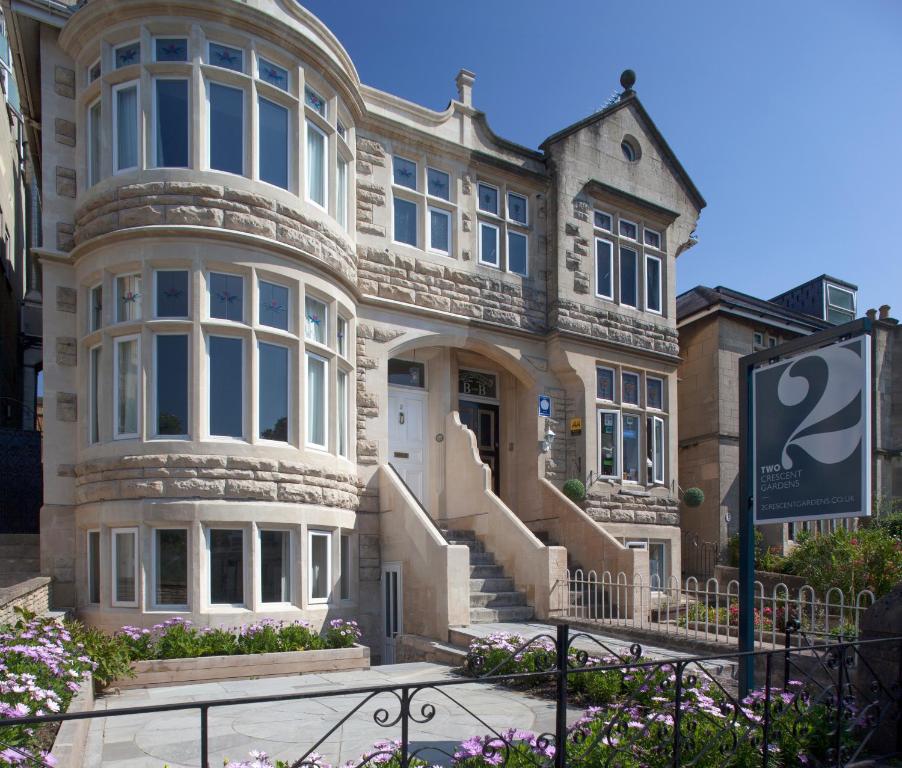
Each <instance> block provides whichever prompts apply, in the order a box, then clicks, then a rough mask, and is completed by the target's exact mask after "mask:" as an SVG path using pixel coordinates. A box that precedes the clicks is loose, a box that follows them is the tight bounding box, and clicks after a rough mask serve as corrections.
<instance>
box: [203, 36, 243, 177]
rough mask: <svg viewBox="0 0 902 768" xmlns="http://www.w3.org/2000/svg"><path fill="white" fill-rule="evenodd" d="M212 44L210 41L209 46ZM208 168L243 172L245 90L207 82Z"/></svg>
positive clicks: (228, 171)
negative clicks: (208, 118)
mask: <svg viewBox="0 0 902 768" xmlns="http://www.w3.org/2000/svg"><path fill="white" fill-rule="evenodd" d="M212 48H213V46H212V44H211V50H212ZM207 88H208V99H209V110H208V111H209V117H210V122H209V145H210V157H209V163H210V168H211V169H212V170H214V171H225V172H227V173H236V174H242V173H244V90H243V89H241V88H233V87H231V86H228V85H222V84H220V83H209V84H208V86H207Z"/></svg>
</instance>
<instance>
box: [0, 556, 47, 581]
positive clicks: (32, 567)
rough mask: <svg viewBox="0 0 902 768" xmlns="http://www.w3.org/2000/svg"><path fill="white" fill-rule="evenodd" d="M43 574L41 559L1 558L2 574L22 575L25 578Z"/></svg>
mask: <svg viewBox="0 0 902 768" xmlns="http://www.w3.org/2000/svg"><path fill="white" fill-rule="evenodd" d="M40 572H41V558H40V557H4V558H0V573H12V574H21V575H22V576H23V577H27V576H28V575H33V574H37V573H40Z"/></svg>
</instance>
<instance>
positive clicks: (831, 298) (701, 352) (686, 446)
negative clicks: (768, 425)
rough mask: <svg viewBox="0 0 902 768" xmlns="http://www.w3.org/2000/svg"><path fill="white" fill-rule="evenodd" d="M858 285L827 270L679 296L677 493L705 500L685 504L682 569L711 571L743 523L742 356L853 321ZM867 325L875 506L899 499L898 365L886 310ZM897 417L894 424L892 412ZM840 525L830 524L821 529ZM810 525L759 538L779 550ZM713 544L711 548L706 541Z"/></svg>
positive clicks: (901, 379) (895, 332)
mask: <svg viewBox="0 0 902 768" xmlns="http://www.w3.org/2000/svg"><path fill="white" fill-rule="evenodd" d="M856 307H857V287H856V286H855V285H853V284H851V283H848V282H845V281H842V280H837V279H836V278H832V277H829V276H827V275H823V276H821V277H819V278H815V279H814V280H811V281H809V282H808V283H805V284H803V285H802V286H799V287H798V288H794V289H792V290H790V291H787V292H786V293H783V294H781V295H780V296H778V297H776V298H775V299H772V300H771V301H765V300H762V299H757V298H755V297H753V296H749V295H747V294H744V293H740V292H739V291H734V290H731V289H729V288H724V287H721V286H718V287H716V288H707V287H704V286H696V287H695V288H692V289H691V290H689V291H686V292H685V293H682V294H680V295H679V296H678V297H677V323H678V327H679V334H680V352H681V355H682V361H681V363H680V369H679V381H680V384H679V396H678V401H679V406H678V411H679V452H680V455H679V467H680V485H681V487H682V488H683V489H686V488H690V487H698V488H701V489H702V491H703V492H704V496H705V500H704V502H703V503H702V504H701V506H699V507H697V508H689V507H683V508H682V510H681V526H682V529H683V535H684V540H683V570H684V572H685V573H687V574H691V575H708V574H709V573H710V571H711V568H712V567H713V565H714V564H715V559H716V558H715V557H712V553H713V552H715V551H719V552H720V554H721V559H723V555H724V551H725V550H724V545H725V544H726V542H727V539H728V538H729V537H730V536H731V535H733V534H734V533H736V532H737V531H738V527H739V437H740V435H739V410H740V403H739V358H741V357H743V356H745V355H749V354H751V353H753V352H757V351H760V350H763V349H769V348H774V351H775V354H778V353H779V346H780V345H781V344H782V343H783V342H786V341H790V340H792V339H795V338H799V337H800V336H808V335H811V334H813V333H817V332H818V331H822V330H826V329H828V328H831V327H833V326H834V325H839V324H843V323H846V322H849V321H851V320H853V319H854V316H855V315H854V313H855V311H856ZM868 316H869V317H871V318H872V320H873V321H874V327H873V333H872V336H873V353H874V357H873V364H872V372H873V381H874V385H873V392H872V404H873V414H874V416H873V423H874V429H873V436H874V437H873V454H874V458H873V472H872V481H873V482H872V485H873V493H874V497H875V500H876V504H877V506H878V507H880V506H881V505H887V504H890V505H891V504H892V503H893V502H892V499H894V498H898V497H900V496H902V485H900V450H899V449H900V446H902V440H900V427H899V423H898V419H899V412H900V409H902V402H900V396H902V364H900V363H899V352H898V351H896V350H897V349H898V347H897V345H898V343H899V341H898V339H899V326H898V324H897V323H896V321H895V320H893V319H892V318H890V317H889V307H881V310H880V315H879V316H878V313H877V311H875V310H872V311H869V312H868ZM894 415H895V422H894V419H893V416H894ZM836 524H837V523H836V521H827V522H826V523H825V524H824V525H825V526H827V527H830V526H835V525H836ZM800 526H801V527H805V528H808V527H809V526H808V524H807V523H803V524H799V525H797V524H794V523H785V524H775V525H764V526H761V528H760V530H761V531H762V533H763V535H764V539H765V542H766V543H767V544H768V545H770V546H778V547H780V548H781V549H783V550H785V549H786V548H787V547H788V546H791V544H790V542H792V540H793V539H794V537H795V534H796V531H797V530H798V529H799V528H800ZM711 545H713V547H712V546H711Z"/></svg>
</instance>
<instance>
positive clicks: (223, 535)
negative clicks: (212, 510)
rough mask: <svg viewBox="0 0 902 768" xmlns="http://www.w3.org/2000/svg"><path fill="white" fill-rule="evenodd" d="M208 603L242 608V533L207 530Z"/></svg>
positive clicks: (238, 530) (224, 529)
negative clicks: (208, 565)
mask: <svg viewBox="0 0 902 768" xmlns="http://www.w3.org/2000/svg"><path fill="white" fill-rule="evenodd" d="M207 536H208V542H209V544H208V546H209V562H210V603H212V604H214V605H232V606H242V605H244V531H243V530H241V529H240V528H237V529H229V528H210V529H209V530H208V531H207Z"/></svg>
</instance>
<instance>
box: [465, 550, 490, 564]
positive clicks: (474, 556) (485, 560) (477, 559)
mask: <svg viewBox="0 0 902 768" xmlns="http://www.w3.org/2000/svg"><path fill="white" fill-rule="evenodd" d="M470 565H471V566H472V565H495V555H493V554H492V553H491V552H474V551H473V550H472V549H471V550H470Z"/></svg>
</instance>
